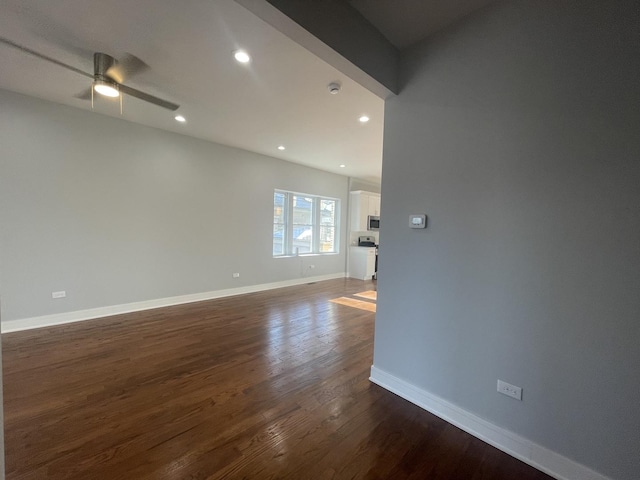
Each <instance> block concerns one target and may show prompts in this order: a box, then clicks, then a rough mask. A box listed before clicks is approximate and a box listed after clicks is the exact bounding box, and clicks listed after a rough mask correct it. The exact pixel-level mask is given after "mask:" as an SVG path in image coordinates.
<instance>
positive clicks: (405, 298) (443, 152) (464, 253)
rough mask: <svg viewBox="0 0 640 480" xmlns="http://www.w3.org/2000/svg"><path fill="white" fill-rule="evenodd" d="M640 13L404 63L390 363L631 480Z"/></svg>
mask: <svg viewBox="0 0 640 480" xmlns="http://www.w3.org/2000/svg"><path fill="white" fill-rule="evenodd" d="M638 5H639V4H638V2H636V1H626V0H625V1H615V2H601V1H595V0H594V1H530V0H527V1H511V2H501V3H499V4H498V5H497V6H496V7H495V8H490V9H486V10H484V11H482V12H479V13H478V14H475V15H473V16H472V17H468V18H467V19H466V20H465V21H463V22H462V23H459V24H458V25H457V26H455V27H454V28H450V29H448V30H446V31H443V32H441V33H440V34H438V35H437V36H435V37H433V38H431V39H428V40H427V41H425V42H421V43H420V44H419V45H417V46H415V47H414V48H412V49H410V50H408V51H406V52H404V54H403V56H402V60H401V75H400V82H401V92H400V94H399V95H398V96H397V97H394V98H390V99H388V100H387V102H386V105H385V135H384V160H383V174H382V198H383V199H384V201H383V202H382V213H381V216H382V217H383V218H384V222H383V225H382V230H381V247H380V279H379V281H378V292H379V296H378V313H377V317H376V333H375V352H374V365H375V366H376V367H377V368H380V369H382V370H384V371H386V372H388V373H390V374H392V375H394V376H396V377H398V378H400V379H402V380H404V381H406V382H409V383H410V384H412V385H414V386H416V387H417V388H419V389H422V390H424V391H427V392H429V393H432V394H435V395H437V396H440V397H442V398H444V399H445V400H447V401H448V402H451V403H453V404H454V405H457V406H459V407H461V408H463V409H465V410H467V411H469V412H472V413H474V414H476V415H478V416H480V417H482V418H484V419H486V420H488V421H490V422H491V423H493V424H495V425H497V426H499V427H501V428H504V429H507V430H510V431H512V432H515V433H517V434H519V435H521V436H523V437H525V438H527V439H529V440H531V441H533V442H535V443H537V444H539V445H542V446H543V447H546V448H548V449H551V450H553V451H555V452H557V453H559V454H561V455H564V456H566V457H568V458H570V459H572V460H574V461H576V462H578V463H581V464H583V465H585V466H587V467H589V468H591V469H593V470H595V471H597V472H600V473H602V474H605V475H607V476H610V477H611V478H614V479H619V480H632V479H637V478H638V472H639V471H640V455H639V452H640V396H639V394H640V20H639V19H640V15H639V8H640V7H639V6H638ZM414 213H415V214H427V215H428V218H429V223H428V228H427V229H426V230H410V229H409V228H408V219H409V214H414ZM497 379H502V380H504V381H507V382H509V383H512V384H515V385H517V386H520V387H522V388H523V401H522V402H518V401H515V400H513V399H511V398H509V397H506V396H503V395H500V394H498V393H497V392H496V380H497Z"/></svg>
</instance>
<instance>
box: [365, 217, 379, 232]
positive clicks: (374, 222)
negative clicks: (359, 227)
mask: <svg viewBox="0 0 640 480" xmlns="http://www.w3.org/2000/svg"><path fill="white" fill-rule="evenodd" d="M367 230H380V217H379V216H378V215H369V216H368V217H367Z"/></svg>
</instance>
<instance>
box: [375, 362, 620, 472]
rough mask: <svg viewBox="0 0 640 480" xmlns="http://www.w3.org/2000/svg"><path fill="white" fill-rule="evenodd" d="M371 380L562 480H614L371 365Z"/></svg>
mask: <svg viewBox="0 0 640 480" xmlns="http://www.w3.org/2000/svg"><path fill="white" fill-rule="evenodd" d="M369 380H371V381H372V382H373V383H375V384H377V385H380V386H381V387H382V388H385V389H387V390H389V391H390V392H393V393H395V394H396V395H398V396H400V397H402V398H404V399H405V400H408V401H410V402H411V403H414V404H415V405H417V406H419V407H421V408H423V409H425V410H427V411H428V412H431V413H433V414H434V415H436V416H437V417H440V418H442V419H443V420H445V421H447V422H448V423H451V424H452V425H455V426H456V427H458V428H460V429H461V430H464V431H465V432H467V433H470V434H471V435H473V436H474V437H477V438H479V439H480V440H482V441H484V442H486V443H488V444H489V445H493V446H494V447H496V448H498V449H500V450H502V451H503V452H505V453H508V454H509V455H511V456H512V457H515V458H517V459H518V460H521V461H523V462H524V463H527V464H529V465H531V466H532V467H534V468H536V469H538V470H541V471H543V472H545V473H546V474H548V475H551V476H552V477H554V478H557V479H558V480H611V479H610V478H609V477H605V476H604V475H602V474H600V473H597V472H594V471H593V470H590V469H589V468H587V467H585V466H584V465H582V464H580V463H577V462H575V461H573V460H571V459H569V458H566V457H564V456H562V455H560V454H558V453H556V452H553V451H551V450H549V449H548V448H545V447H542V446H540V445H538V444H536V443H533V442H532V441H530V440H527V439H526V438H523V437H521V436H519V435H516V434H515V433H513V432H510V431H509V430H505V429H504V428H501V427H499V426H497V425H494V424H492V423H490V422H488V421H487V420H485V419H483V418H480V417H478V416H476V415H474V414H473V413H471V412H468V411H467V410H464V409H462V408H460V407H458V406H456V405H454V404H452V403H450V402H448V401H446V400H444V399H442V398H440V397H437V396H436V395H433V394H431V393H429V392H427V391H426V390H423V389H420V388H418V387H416V386H414V385H412V384H410V383H408V382H406V381H405V380H402V379H400V378H398V377H396V376H394V375H391V374H390V373H387V372H385V371H384V370H381V369H379V368H377V367H376V366H373V365H372V366H371V377H370V378H369Z"/></svg>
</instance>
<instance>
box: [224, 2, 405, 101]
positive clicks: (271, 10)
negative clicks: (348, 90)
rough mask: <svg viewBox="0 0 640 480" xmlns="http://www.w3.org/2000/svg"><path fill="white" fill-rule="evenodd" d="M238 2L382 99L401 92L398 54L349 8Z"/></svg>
mask: <svg viewBox="0 0 640 480" xmlns="http://www.w3.org/2000/svg"><path fill="white" fill-rule="evenodd" d="M235 1H236V2H237V3H238V4H240V5H242V6H243V7H245V8H246V9H247V10H249V11H250V12H251V13H253V14H254V15H256V16H257V17H259V18H261V19H262V20H264V21H265V22H267V23H268V24H269V25H271V26H272V27H274V28H275V29H276V30H278V31H280V32H281V33H282V34H284V35H286V36H287V37H289V38H290V39H292V40H293V41H295V42H296V43H298V44H299V45H301V46H303V47H304V48H306V49H307V50H309V51H310V52H312V53H313V54H314V55H316V56H318V57H319V58H320V59H322V60H324V61H325V62H327V63H328V64H329V65H331V66H333V67H334V68H336V69H338V70H340V71H341V72H342V73H344V74H345V75H347V76H348V77H349V78H351V79H353V80H355V81H356V82H358V83H359V84H360V85H362V86H363V87H365V88H366V89H367V90H369V91H371V92H372V93H374V94H375V95H377V96H378V97H380V98H382V99H386V98H387V97H389V96H390V95H392V94H394V93H398V78H397V72H398V61H399V53H398V51H397V50H396V48H395V47H394V46H393V45H391V43H389V41H388V40H387V39H386V38H384V36H382V34H381V33H380V32H378V30H376V29H375V28H374V27H373V26H372V25H371V24H369V23H368V22H367V21H366V20H365V19H364V18H363V17H362V16H361V15H360V14H359V13H358V12H357V11H356V10H354V9H353V8H352V7H350V6H349V5H347V4H344V3H343V2H339V1H336V0H326V1H323V2H318V4H317V5H316V4H315V3H313V2H296V1H290V0H279V1H273V0H272V1H267V0H235Z"/></svg>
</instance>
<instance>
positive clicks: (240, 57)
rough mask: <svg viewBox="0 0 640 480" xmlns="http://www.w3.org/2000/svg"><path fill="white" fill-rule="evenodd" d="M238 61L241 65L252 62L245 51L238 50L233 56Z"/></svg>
mask: <svg viewBox="0 0 640 480" xmlns="http://www.w3.org/2000/svg"><path fill="white" fill-rule="evenodd" d="M233 56H234V58H235V59H236V61H238V62H240V63H249V62H250V61H251V57H250V56H249V54H248V53H247V52H245V51H244V50H236V51H235V52H234V54H233Z"/></svg>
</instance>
